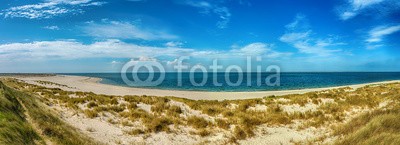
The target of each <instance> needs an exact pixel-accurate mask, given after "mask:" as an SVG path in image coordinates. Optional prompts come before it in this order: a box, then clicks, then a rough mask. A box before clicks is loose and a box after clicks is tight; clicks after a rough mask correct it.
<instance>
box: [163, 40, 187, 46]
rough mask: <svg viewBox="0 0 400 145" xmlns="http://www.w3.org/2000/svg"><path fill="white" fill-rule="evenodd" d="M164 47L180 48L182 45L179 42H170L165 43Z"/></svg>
mask: <svg viewBox="0 0 400 145" xmlns="http://www.w3.org/2000/svg"><path fill="white" fill-rule="evenodd" d="M165 46H167V47H182V46H183V43H182V42H179V41H170V42H167V43H165Z"/></svg>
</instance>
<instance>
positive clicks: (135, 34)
mask: <svg viewBox="0 0 400 145" xmlns="http://www.w3.org/2000/svg"><path fill="white" fill-rule="evenodd" d="M82 28H83V33H85V34H86V35H88V36H93V37H99V38H117V39H142V40H171V39H177V38H178V36H176V35H172V34H169V33H167V32H165V31H163V30H153V29H147V28H143V27H139V25H138V24H134V23H130V22H122V21H108V20H103V22H101V23H95V22H88V23H86V25H85V26H83V27H82Z"/></svg>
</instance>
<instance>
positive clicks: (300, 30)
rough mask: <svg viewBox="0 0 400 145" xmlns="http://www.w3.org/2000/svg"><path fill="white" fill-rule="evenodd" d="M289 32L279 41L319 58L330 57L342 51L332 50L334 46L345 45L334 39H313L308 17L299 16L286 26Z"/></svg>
mask: <svg viewBox="0 0 400 145" xmlns="http://www.w3.org/2000/svg"><path fill="white" fill-rule="evenodd" d="M286 29H287V32H286V33H285V34H284V35H282V36H281V37H280V38H279V40H281V41H282V42H285V43H288V44H290V45H291V46H293V47H295V48H297V49H298V50H299V52H301V53H306V54H315V55H317V56H329V55H332V54H333V53H335V52H341V51H342V50H341V49H331V48H330V47H332V46H337V45H344V43H336V42H334V38H326V39H320V38H317V39H315V38H312V37H311V35H312V30H310V29H309V26H308V23H307V20H306V17H305V16H304V15H302V14H298V15H297V16H296V17H295V19H294V21H293V22H291V23H289V24H288V25H286Z"/></svg>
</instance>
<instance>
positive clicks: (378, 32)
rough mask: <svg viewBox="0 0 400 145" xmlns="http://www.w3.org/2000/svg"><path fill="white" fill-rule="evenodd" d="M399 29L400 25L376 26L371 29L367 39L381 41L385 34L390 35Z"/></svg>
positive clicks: (368, 40)
mask: <svg viewBox="0 0 400 145" xmlns="http://www.w3.org/2000/svg"><path fill="white" fill-rule="evenodd" d="M397 31H400V25H395V26H379V27H375V28H373V29H372V30H371V31H369V38H368V39H367V40H366V41H367V42H369V43H372V42H381V41H382V38H383V37H384V36H386V35H390V34H392V33H395V32H397Z"/></svg>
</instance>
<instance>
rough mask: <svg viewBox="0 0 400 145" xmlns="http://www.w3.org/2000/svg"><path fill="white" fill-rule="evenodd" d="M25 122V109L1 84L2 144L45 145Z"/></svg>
mask: <svg viewBox="0 0 400 145" xmlns="http://www.w3.org/2000/svg"><path fill="white" fill-rule="evenodd" d="M43 143H44V142H43V140H42V139H41V138H40V137H39V135H38V134H37V133H36V132H35V131H34V130H33V129H32V126H31V125H30V124H29V123H28V122H27V121H26V120H25V116H24V114H23V109H22V107H21V105H20V104H19V103H18V101H17V100H16V98H15V97H13V96H11V95H10V93H9V92H8V91H7V90H6V89H5V88H4V85H3V84H2V83H1V82H0V144H10V145H11V144H26V145H33V144H43Z"/></svg>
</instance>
